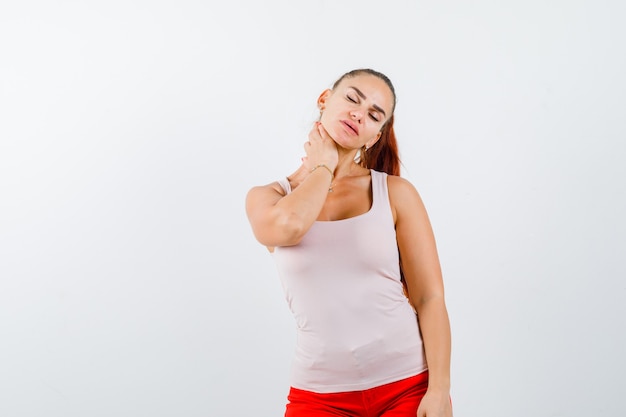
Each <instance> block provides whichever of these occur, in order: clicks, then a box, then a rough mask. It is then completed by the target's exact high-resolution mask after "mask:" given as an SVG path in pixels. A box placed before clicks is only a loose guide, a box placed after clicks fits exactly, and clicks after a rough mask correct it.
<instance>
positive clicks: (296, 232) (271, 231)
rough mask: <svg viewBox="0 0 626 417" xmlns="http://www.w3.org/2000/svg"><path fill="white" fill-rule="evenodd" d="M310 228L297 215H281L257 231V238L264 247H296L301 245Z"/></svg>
mask: <svg viewBox="0 0 626 417" xmlns="http://www.w3.org/2000/svg"><path fill="white" fill-rule="evenodd" d="M307 230H308V227H306V224H305V223H304V221H303V220H302V218H301V217H300V216H298V215H297V214H296V213H287V214H281V215H278V216H276V217H274V219H273V220H272V221H271V222H270V223H266V224H265V226H263V227H260V228H258V229H256V230H255V237H256V239H257V240H258V241H259V243H261V244H262V245H264V246H268V247H270V246H294V245H297V244H298V243H300V241H301V240H302V238H303V237H304V235H305V234H306V232H307Z"/></svg>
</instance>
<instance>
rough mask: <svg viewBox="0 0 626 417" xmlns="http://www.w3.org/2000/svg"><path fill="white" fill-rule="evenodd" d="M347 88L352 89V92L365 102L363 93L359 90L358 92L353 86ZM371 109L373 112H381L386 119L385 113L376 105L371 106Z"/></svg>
mask: <svg viewBox="0 0 626 417" xmlns="http://www.w3.org/2000/svg"><path fill="white" fill-rule="evenodd" d="M349 88H351V89H353V90H354V91H356V93H357V94H358V95H359V97H361V98H362V99H363V100H365V99H366V98H367V97H366V96H365V94H363V92H362V91H361V90H359V89H358V88H356V87H354V86H352V85H351V86H349ZM372 107H373V108H374V110H376V111H378V112H381V113H382V114H383V116H384V117H387V113H385V111H384V110H383V109H382V108H381V107H380V106H378V105H376V104H372Z"/></svg>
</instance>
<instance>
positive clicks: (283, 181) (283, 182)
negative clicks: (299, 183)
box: [276, 177, 291, 194]
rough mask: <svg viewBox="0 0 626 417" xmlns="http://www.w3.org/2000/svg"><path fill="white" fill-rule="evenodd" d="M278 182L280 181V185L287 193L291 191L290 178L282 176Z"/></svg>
mask: <svg viewBox="0 0 626 417" xmlns="http://www.w3.org/2000/svg"><path fill="white" fill-rule="evenodd" d="M276 182H278V185H280V187H281V188H282V189H283V191H284V192H285V194H289V193H290V192H291V184H289V180H288V179H287V177H285V178H280V179H279V180H278V181H276Z"/></svg>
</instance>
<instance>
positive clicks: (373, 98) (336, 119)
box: [318, 74, 394, 149]
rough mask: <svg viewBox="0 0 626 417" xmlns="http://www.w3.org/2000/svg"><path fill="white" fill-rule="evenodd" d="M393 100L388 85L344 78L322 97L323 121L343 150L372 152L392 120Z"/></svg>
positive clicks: (368, 79)
mask: <svg viewBox="0 0 626 417" xmlns="http://www.w3.org/2000/svg"><path fill="white" fill-rule="evenodd" d="M393 100H394V98H393V94H392V92H391V90H390V89H389V87H388V86H387V84H386V83H385V82H384V81H383V80H381V79H380V78H378V77H376V76H373V75H370V74H362V75H358V76H356V77H350V78H345V79H343V80H342V81H341V83H339V85H338V86H337V87H336V88H335V89H333V90H326V91H324V92H323V93H322V94H321V95H320V97H319V99H318V106H319V107H320V110H321V111H322V115H321V118H320V121H321V122H322V125H323V126H324V128H325V129H326V131H327V132H328V134H329V135H330V136H331V137H332V138H333V139H334V140H335V142H337V144H338V145H340V146H342V147H343V148H346V149H360V148H362V147H363V146H366V147H368V148H369V147H371V146H372V145H374V143H376V141H377V140H378V139H379V138H380V133H381V132H380V131H381V129H382V127H383V125H384V124H385V122H386V121H387V120H388V119H389V117H391V112H392V109H393Z"/></svg>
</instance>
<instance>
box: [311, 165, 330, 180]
mask: <svg viewBox="0 0 626 417" xmlns="http://www.w3.org/2000/svg"><path fill="white" fill-rule="evenodd" d="M320 167H324V168H326V169H327V170H328V172H329V173H330V182H331V183H332V182H333V180H334V179H335V174H333V171H332V170H331V169H330V168H328V165H326V164H319V165H315V166H314V167H313V168H312V169H311V172H313V171H315V170H316V169H318V168H320Z"/></svg>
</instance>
